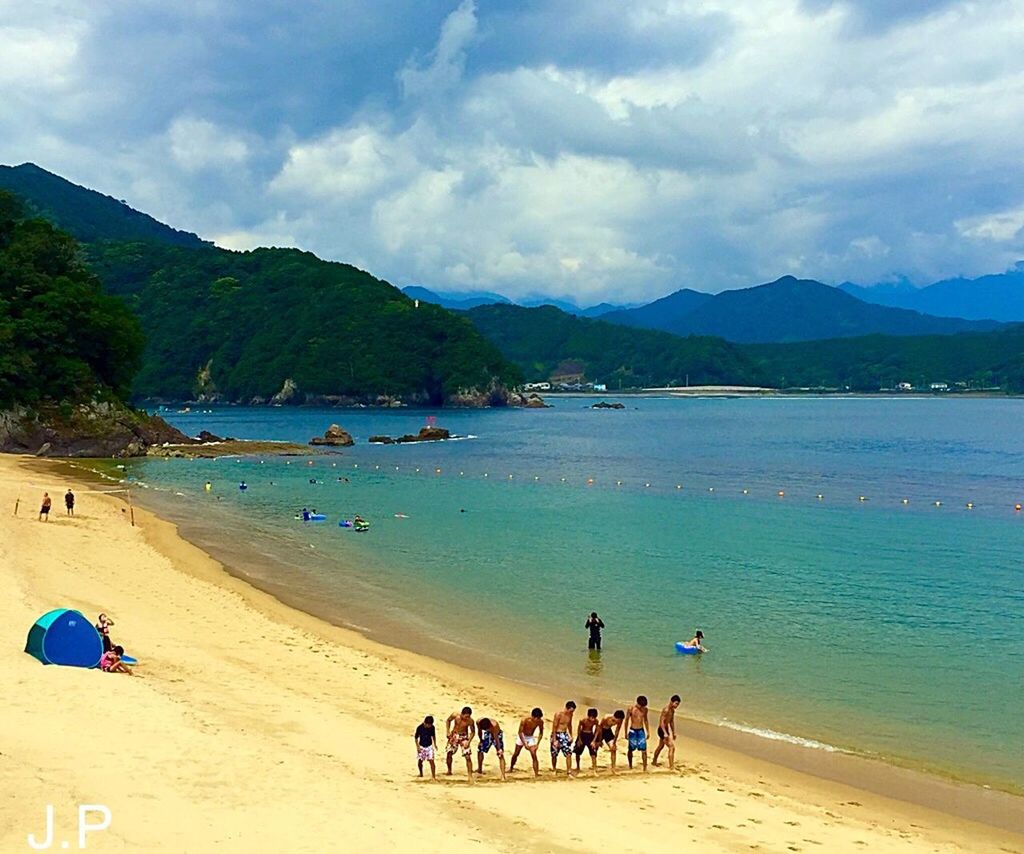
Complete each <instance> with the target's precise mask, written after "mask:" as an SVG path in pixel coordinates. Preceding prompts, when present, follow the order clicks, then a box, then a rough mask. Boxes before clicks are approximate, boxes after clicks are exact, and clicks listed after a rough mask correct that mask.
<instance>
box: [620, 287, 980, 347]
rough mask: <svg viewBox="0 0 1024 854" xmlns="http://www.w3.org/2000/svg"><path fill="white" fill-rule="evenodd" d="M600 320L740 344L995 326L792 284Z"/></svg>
mask: <svg viewBox="0 0 1024 854" xmlns="http://www.w3.org/2000/svg"><path fill="white" fill-rule="evenodd" d="M602 320H606V321H609V322H612V323H619V324H623V325H627V326H639V327H643V328H647V329H660V330H662V331H664V332H672V333H673V334H675V335H715V336H718V337H720V338H725V339H726V340H727V341H733V342H736V343H745V344H754V343H772V342H789V341H815V340H819V339H825V338H852V337H856V336H859V335H872V334H883V335H948V334H952V333H955V332H971V331H974V332H979V331H986V330H990V329H995V328H996V327H998V326H999V324H998V323H996V322H995V321H991V320H962V319H958V318H948V317H933V316H931V315H927V314H921V313H919V312H916V311H909V310H907V309H901V308H890V307H888V306H881V305H875V304H873V303H867V302H864V301H863V300H860V299H857V298H856V297H854V296H851V295H850V294H848V293H846V292H844V291H841V290H839V289H838V288H834V287H831V286H830V285H825V284H822V283H821V282H816V281H813V280H811V279H796V278H793V277H792V276H783V277H782V278H781V279H777V280H776V281H774V282H769V283H768V284H764V285H757V286H755V287H752V288H742V289H739V290H733V291H723V292H722V293H720V294H715V295H711V294H704V293H700V292H698V291H692V290H681V291H676V292H675V293H674V294H670V295H669V296H667V297H663V298H662V299H660V300H656V301H655V302H653V303H650V304H649V305H645V306H642V307H640V308H634V309H629V310H626V311H615V312H611V313H608V314H605V315H603V316H602Z"/></svg>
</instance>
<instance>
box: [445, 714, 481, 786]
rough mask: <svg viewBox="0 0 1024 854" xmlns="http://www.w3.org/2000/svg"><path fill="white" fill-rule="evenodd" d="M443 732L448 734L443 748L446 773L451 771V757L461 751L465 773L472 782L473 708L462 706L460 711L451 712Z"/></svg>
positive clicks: (474, 732)
mask: <svg viewBox="0 0 1024 854" xmlns="http://www.w3.org/2000/svg"><path fill="white" fill-rule="evenodd" d="M445 732H446V733H447V735H448V746H447V748H446V750H445V759H446V760H447V763H448V775H449V776H451V773H452V757H453V756H454V755H455V754H456V753H457V752H460V751H461V753H462V756H463V757H464V758H465V760H466V774H467V775H468V776H469V782H470V785H472V784H473V750H472V747H471V746H470V745H471V744H472V742H473V737H474V736H475V735H476V724H475V723H473V710H472V709H471V708H470V707H469V706H465V707H463V709H462V711H461V712H458V713H456V712H452V713H451V714H450V715H448V720H447V721H445Z"/></svg>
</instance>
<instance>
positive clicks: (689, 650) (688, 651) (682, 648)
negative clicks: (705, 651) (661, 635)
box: [676, 641, 700, 655]
mask: <svg viewBox="0 0 1024 854" xmlns="http://www.w3.org/2000/svg"><path fill="white" fill-rule="evenodd" d="M676 652H678V653H679V654H680V655H697V653H699V652H700V649H698V648H697V647H695V646H687V645H686V644H685V643H683V642H682V641H676Z"/></svg>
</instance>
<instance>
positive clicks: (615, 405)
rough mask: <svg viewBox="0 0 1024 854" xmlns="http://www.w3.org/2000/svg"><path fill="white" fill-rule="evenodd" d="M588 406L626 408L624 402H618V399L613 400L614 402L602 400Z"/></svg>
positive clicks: (594, 407) (593, 407) (592, 407)
mask: <svg viewBox="0 0 1024 854" xmlns="http://www.w3.org/2000/svg"><path fill="white" fill-rule="evenodd" d="M590 408H591V409H625V408H626V404H624V403H619V402H618V401H615V403H609V402H608V401H607V400H602V401H600V402H599V403H595V404H594V405H593V406H591V407H590Z"/></svg>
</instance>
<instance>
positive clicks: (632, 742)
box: [626, 694, 651, 773]
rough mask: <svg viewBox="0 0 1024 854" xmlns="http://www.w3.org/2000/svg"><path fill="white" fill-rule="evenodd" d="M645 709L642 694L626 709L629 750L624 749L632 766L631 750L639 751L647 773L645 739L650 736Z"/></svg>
mask: <svg viewBox="0 0 1024 854" xmlns="http://www.w3.org/2000/svg"><path fill="white" fill-rule="evenodd" d="M647 711H648V710H647V698H646V697H645V696H644V695H643V694H641V695H640V696H639V697H637V698H636V703H634V704H633V705H632V706H630V707H629V708H628V709H626V719H627V720H628V721H629V734H628V743H629V750H627V751H626V761H627V762H628V763H629V767H630V768H632V767H633V752H634V751H637V752H639V753H640V755H641V756H642V757H643V760H644V773H647V739H648V738H650V737H651V724H650V722H649V721H648V720H647Z"/></svg>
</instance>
